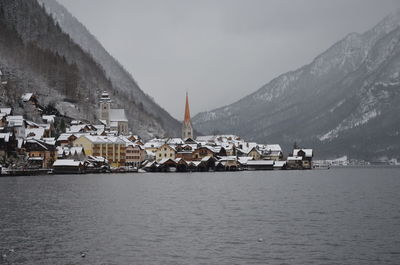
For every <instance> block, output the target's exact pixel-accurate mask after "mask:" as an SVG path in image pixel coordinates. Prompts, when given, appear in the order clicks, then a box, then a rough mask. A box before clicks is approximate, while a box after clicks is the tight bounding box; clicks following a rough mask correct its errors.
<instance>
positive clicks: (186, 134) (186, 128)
mask: <svg viewBox="0 0 400 265" xmlns="http://www.w3.org/2000/svg"><path fill="white" fill-rule="evenodd" d="M187 138H190V139H193V127H192V122H191V121H190V109H189V96H188V93H187V92H186V105H185V117H184V119H183V124H182V139H184V140H186V139H187Z"/></svg>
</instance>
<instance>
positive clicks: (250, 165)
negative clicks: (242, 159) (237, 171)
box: [247, 160, 275, 170]
mask: <svg viewBox="0 0 400 265" xmlns="http://www.w3.org/2000/svg"><path fill="white" fill-rule="evenodd" d="M274 164H275V161H274V160H249V161H247V169H248V170H273V169H274Z"/></svg>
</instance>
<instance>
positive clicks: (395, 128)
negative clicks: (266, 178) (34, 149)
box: [193, 12, 400, 160]
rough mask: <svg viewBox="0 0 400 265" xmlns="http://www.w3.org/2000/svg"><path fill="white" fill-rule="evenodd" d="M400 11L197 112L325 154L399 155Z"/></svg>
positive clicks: (206, 127) (197, 121)
mask: <svg viewBox="0 0 400 265" xmlns="http://www.w3.org/2000/svg"><path fill="white" fill-rule="evenodd" d="M399 25H400V13H399V12H397V13H394V14H392V15H389V16H388V17H386V18H385V19H383V20H382V21H381V22H380V23H379V24H377V25H376V26H375V27H374V28H372V29H371V30H369V31H367V32H365V33H363V34H357V33H351V34H349V35H348V36H346V37H345V38H344V39H342V40H340V41H339V42H337V43H335V44H334V45H333V46H332V47H330V48H329V49H328V50H326V51H325V52H324V53H322V54H321V55H319V56H318V57H316V58H315V59H314V60H313V61H312V62H311V63H310V64H308V65H305V66H303V67H301V68H299V69H297V70H295V71H291V72H288V73H285V74H282V75H281V76H279V77H277V78H275V79H273V80H272V81H271V82H269V83H267V84H266V85H264V86H263V87H261V88H260V89H258V90H257V91H256V92H254V93H252V94H250V95H248V96H246V97H245V98H243V99H241V100H239V101H237V102H235V103H233V104H231V105H228V106H224V107H221V108H218V109H215V110H212V111H209V112H203V113H199V114H198V115H196V116H195V117H194V118H193V126H194V127H195V128H196V129H197V130H199V131H201V132H203V133H207V134H208V133H213V132H216V131H218V132H221V133H235V134H239V135H241V136H242V137H245V138H247V139H250V140H254V141H258V142H264V143H281V144H282V145H283V147H284V148H285V150H286V151H287V152H289V151H290V150H291V148H292V146H293V144H294V143H295V142H296V143H297V144H299V145H300V146H302V147H311V148H314V149H315V153H316V156H317V157H319V158H333V157H339V156H343V155H347V156H349V157H352V158H359V159H369V160H373V159H381V158H384V157H388V158H395V157H396V158H399V157H400V122H399V118H398V114H399V113H400V112H399V111H400V27H399Z"/></svg>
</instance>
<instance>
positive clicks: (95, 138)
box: [79, 135, 125, 144]
mask: <svg viewBox="0 0 400 265" xmlns="http://www.w3.org/2000/svg"><path fill="white" fill-rule="evenodd" d="M81 137H86V139H88V140H89V141H91V142H92V143H95V144H125V142H124V141H123V140H122V139H121V138H120V137H117V136H109V135H108V136H101V135H82V136H80V137H79V138H81Z"/></svg>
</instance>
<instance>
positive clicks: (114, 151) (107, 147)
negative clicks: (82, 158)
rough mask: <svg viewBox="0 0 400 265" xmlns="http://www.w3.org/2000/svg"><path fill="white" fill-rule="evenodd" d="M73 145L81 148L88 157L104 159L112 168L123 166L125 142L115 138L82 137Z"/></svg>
mask: <svg viewBox="0 0 400 265" xmlns="http://www.w3.org/2000/svg"><path fill="white" fill-rule="evenodd" d="M73 145H74V146H81V147H83V149H84V150H85V154H86V155H88V156H101V157H104V158H105V159H107V160H108V162H109V163H110V165H111V166H112V167H120V166H124V165H125V156H126V146H125V142H124V141H123V140H122V139H121V138H119V137H117V136H97V135H96V136H95V135H82V136H80V137H79V138H78V139H76V140H75V141H74V144H73Z"/></svg>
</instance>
